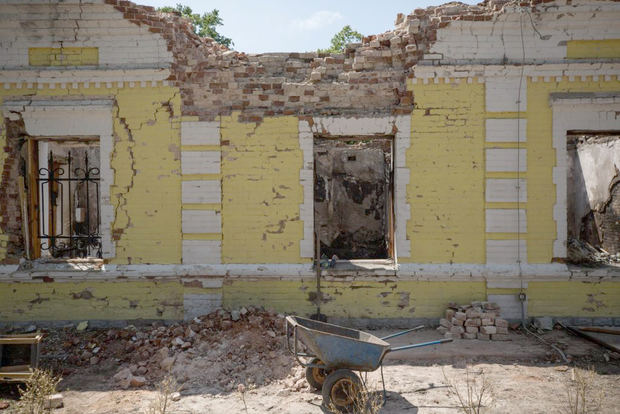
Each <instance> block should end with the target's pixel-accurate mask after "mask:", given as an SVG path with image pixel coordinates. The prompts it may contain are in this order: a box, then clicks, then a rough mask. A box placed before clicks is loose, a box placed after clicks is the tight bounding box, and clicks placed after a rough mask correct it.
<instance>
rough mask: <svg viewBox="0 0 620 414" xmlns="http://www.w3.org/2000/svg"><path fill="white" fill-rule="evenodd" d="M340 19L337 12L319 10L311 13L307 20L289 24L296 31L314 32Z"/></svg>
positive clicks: (340, 16) (298, 20) (297, 20)
mask: <svg viewBox="0 0 620 414" xmlns="http://www.w3.org/2000/svg"><path fill="white" fill-rule="evenodd" d="M340 19H342V15H341V14H340V13H338V12H334V11H329V10H320V11H318V12H315V13H313V14H312V15H310V16H308V17H307V18H305V19H303V20H300V19H295V20H293V21H292V22H291V26H293V27H295V28H296V29H298V30H316V29H320V28H322V27H325V26H329V25H330V24H332V23H334V22H336V21H338V20H340Z"/></svg>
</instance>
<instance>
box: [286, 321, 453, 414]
mask: <svg viewBox="0 0 620 414" xmlns="http://www.w3.org/2000/svg"><path fill="white" fill-rule="evenodd" d="M423 327H424V326H423V325H422V326H417V327H415V328H413V329H407V330H405V331H402V332H398V333H395V334H392V335H388V336H384V337H383V338H378V337H376V336H374V335H371V334H369V333H367V332H363V331H358V330H356V329H350V328H345V327H343V326H338V325H333V324H330V323H325V322H320V321H315V320H312V319H306V318H301V317H299V316H287V317H286V345H287V348H288V350H289V351H290V352H291V353H292V354H293V355H294V356H295V358H296V359H297V362H299V364H300V365H301V366H302V367H304V368H306V380H307V381H308V383H309V384H310V385H311V386H312V387H314V388H315V389H317V390H321V393H322V395H323V405H324V406H325V407H326V408H336V409H337V410H338V411H341V412H351V411H353V410H355V409H356V404H359V402H360V398H359V397H360V395H361V394H360V393H361V392H362V391H363V387H364V385H363V382H362V379H361V377H360V376H358V375H357V374H356V373H355V372H353V371H358V372H360V373H361V372H371V371H375V370H376V369H377V368H379V367H380V368H381V382H382V384H383V402H384V403H385V395H386V393H385V380H384V378H383V359H384V358H385V356H386V355H387V354H388V353H390V352H396V351H404V350H406V349H412V348H420V347H423V346H429V345H436V344H443V343H446V342H452V339H439V340H436V341H430V342H423V343H417V344H410V345H404V346H398V347H392V346H391V345H390V344H389V343H387V342H386V340H387V339H390V338H395V337H397V336H401V335H405V334H407V333H410V332H413V331H416V330H419V329H422V328H423ZM291 336H292V338H293V341H292V345H291ZM300 343H301V344H303V346H304V347H305V348H306V351H305V352H303V351H302V350H300ZM302 358H305V359H307V360H306V361H304V360H302ZM357 408H359V407H357Z"/></svg>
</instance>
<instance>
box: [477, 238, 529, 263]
mask: <svg viewBox="0 0 620 414" xmlns="http://www.w3.org/2000/svg"><path fill="white" fill-rule="evenodd" d="M517 257H520V258H521V263H525V262H526V261H527V242H526V241H525V240H487V263H488V264H515V263H517Z"/></svg>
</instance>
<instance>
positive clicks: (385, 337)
mask: <svg viewBox="0 0 620 414" xmlns="http://www.w3.org/2000/svg"><path fill="white" fill-rule="evenodd" d="M422 328H424V325H420V326H416V327H415V328H412V329H407V330H406V331H402V332H397V333H395V334H392V335H388V336H384V337H383V338H380V339H381V340H382V341H385V340H386V339H390V338H396V337H397V336H401V335H404V334H408V333H409V332H413V331H418V330H420V329H422Z"/></svg>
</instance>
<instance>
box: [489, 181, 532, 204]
mask: <svg viewBox="0 0 620 414" xmlns="http://www.w3.org/2000/svg"><path fill="white" fill-rule="evenodd" d="M517 187H519V189H518V192H519V197H518V199H517ZM485 197H486V201H487V202H516V201H520V202H526V201H527V181H526V180H524V179H516V178H515V179H512V178H489V179H487V182H486V192H485Z"/></svg>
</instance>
